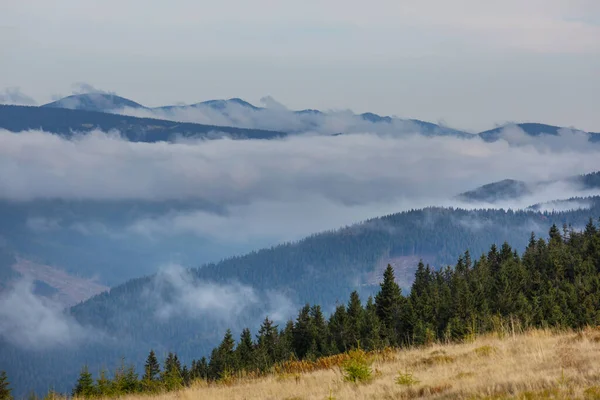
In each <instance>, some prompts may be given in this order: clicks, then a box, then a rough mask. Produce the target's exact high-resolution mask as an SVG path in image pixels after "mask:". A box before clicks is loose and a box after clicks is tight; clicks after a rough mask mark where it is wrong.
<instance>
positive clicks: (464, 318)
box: [73, 220, 600, 397]
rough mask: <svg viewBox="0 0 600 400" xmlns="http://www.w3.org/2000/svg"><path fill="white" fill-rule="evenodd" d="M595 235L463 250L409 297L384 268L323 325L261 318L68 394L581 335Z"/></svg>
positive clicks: (314, 318)
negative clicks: (182, 354)
mask: <svg viewBox="0 0 600 400" xmlns="http://www.w3.org/2000/svg"><path fill="white" fill-rule="evenodd" d="M599 305H600V232H599V230H598V228H597V227H596V226H595V224H594V223H593V221H592V220H590V221H589V223H588V224H587V226H586V227H585V230H584V231H583V232H576V231H574V230H573V229H570V228H567V227H566V226H565V227H563V229H562V231H561V230H559V229H558V228H557V226H556V225H553V226H552V228H551V229H550V232H549V239H548V240H547V241H546V240H544V239H536V238H535V236H534V235H533V234H532V235H531V237H530V240H529V244H528V246H527V248H526V250H525V252H524V253H523V255H522V256H519V254H518V253H517V252H516V251H515V250H513V249H512V248H511V246H509V245H508V244H507V243H505V244H504V245H503V246H501V248H497V247H496V246H495V245H493V246H492V247H491V248H490V250H489V252H487V254H484V255H482V256H481V257H480V258H478V259H476V260H472V259H471V255H470V254H469V252H465V253H464V255H463V256H461V257H460V258H459V260H458V262H457V263H456V265H455V266H454V268H450V267H447V268H444V269H440V270H433V269H432V268H430V267H429V266H426V265H424V264H423V263H420V264H419V266H418V268H417V271H416V274H415V281H414V283H413V285H412V288H411V290H410V292H409V293H408V295H406V296H404V295H402V293H401V288H400V287H399V286H398V284H397V283H396V281H395V277H394V270H393V268H392V267H391V266H388V267H387V269H386V271H385V273H384V277H383V282H382V283H381V285H380V290H379V292H378V293H377V295H376V296H375V297H374V298H373V297H369V298H368V300H367V301H366V304H364V305H363V303H362V302H361V299H360V297H359V294H358V293H357V292H353V293H352V294H351V295H350V299H349V300H348V303H347V304H339V305H338V306H337V307H336V309H335V311H334V312H333V313H332V314H331V316H330V317H329V318H326V317H325V316H324V314H323V311H322V310H321V308H320V307H319V306H318V305H313V306H310V305H308V304H307V305H305V306H304V307H303V308H302V309H301V310H300V311H299V313H298V316H297V318H296V319H295V320H294V321H288V322H287V323H286V324H285V325H284V326H281V327H280V326H277V325H275V324H274V323H273V321H271V320H270V319H269V318H265V320H264V321H263V323H262V325H261V326H260V328H259V330H258V333H257V335H256V336H255V337H253V336H252V333H251V332H250V330H249V329H244V330H243V331H242V333H241V336H240V338H239V340H238V341H237V344H236V342H235V340H234V338H233V336H232V333H231V331H230V330H228V331H227V332H226V333H225V336H224V338H223V340H222V342H221V344H220V345H219V346H218V347H216V348H215V349H213V351H212V353H211V355H210V358H209V359H206V358H201V359H200V360H194V361H192V363H191V365H190V366H189V367H188V366H187V365H184V364H183V363H181V362H180V360H179V359H178V357H177V355H176V354H173V353H170V354H169V355H168V357H167V359H166V360H165V362H164V363H163V367H162V368H161V366H160V364H159V362H158V360H157V358H156V355H155V354H154V352H153V351H151V352H150V354H149V356H148V359H147V361H146V364H145V368H144V371H143V374H142V376H141V378H139V377H138V374H137V373H136V371H135V368H134V367H133V366H125V365H122V367H120V368H119V369H118V370H117V371H116V372H115V374H114V377H113V378H112V379H108V378H107V376H106V373H105V372H103V373H101V374H100V377H98V378H97V379H96V380H95V381H94V379H93V377H92V374H91V373H90V372H89V370H88V368H87V367H84V368H83V370H82V372H81V375H80V377H79V380H78V382H77V384H76V386H75V388H74V390H73V395H77V396H82V397H94V396H112V395H120V394H124V393H133V392H157V391H162V390H172V389H177V388H181V387H184V386H186V385H189V384H191V383H192V382H193V381H195V380H205V381H218V380H227V379H229V378H231V377H233V376H239V375H260V374H264V373H268V372H270V371H272V370H273V368H274V366H276V365H277V364H278V363H281V362H284V361H287V360H290V359H297V360H304V359H316V358H318V357H322V356H328V355H334V354H339V353H343V352H346V351H348V350H351V349H355V348H359V347H360V348H362V349H365V350H374V349H379V348H382V347H385V346H394V347H405V346H412V345H420V344H426V343H430V342H433V341H460V340H463V339H465V338H469V337H473V336H474V335H477V334H480V333H485V332H489V331H493V330H499V329H507V328H508V329H519V330H523V329H529V328H534V327H561V328H575V329H576V328H580V327H584V326H587V325H597V324H598V322H599V321H600V314H599V311H598V310H599V308H600V307H599Z"/></svg>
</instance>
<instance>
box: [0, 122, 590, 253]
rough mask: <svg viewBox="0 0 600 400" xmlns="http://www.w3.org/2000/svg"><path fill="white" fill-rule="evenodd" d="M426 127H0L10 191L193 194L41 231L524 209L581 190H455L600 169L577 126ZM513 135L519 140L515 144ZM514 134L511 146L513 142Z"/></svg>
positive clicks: (293, 231)
mask: <svg viewBox="0 0 600 400" xmlns="http://www.w3.org/2000/svg"><path fill="white" fill-rule="evenodd" d="M501 136H502V137H503V138H504V139H502V140H499V141H497V142H495V143H485V142H483V141H481V140H479V139H471V140H462V139H456V138H451V137H436V138H426V137H423V136H419V135H401V136H386V135H373V134H350V135H341V136H335V137H331V136H321V135H306V136H305V135H301V136H294V137H290V138H287V139H282V140H271V141H260V140H249V141H235V140H229V139H218V140H207V141H193V140H187V141H185V142H181V143H132V142H127V141H123V140H121V139H119V138H118V137H115V136H114V135H112V136H110V135H108V136H107V135H105V134H102V133H100V132H96V133H94V134H91V135H89V136H84V137H78V138H75V139H74V140H65V139H61V138H59V137H57V136H55V135H48V134H46V133H43V132H36V131H32V132H22V133H19V134H14V133H9V132H2V133H0V196H1V197H2V198H4V199H9V200H20V201H23V200H31V199H36V198H61V199H83V200H85V199H87V200H105V201H109V200H123V199H131V200H142V201H150V202H152V201H158V200H179V201H185V200H194V199H200V200H203V201H205V202H206V203H207V204H214V205H218V206H219V209H220V211H219V212H218V213H217V212H214V210H213V211H211V210H210V209H208V208H202V207H197V208H194V207H189V206H188V207H186V209H185V210H183V209H181V208H178V207H177V206H176V205H174V206H173V208H171V209H170V211H169V210H167V211H165V212H164V213H163V214H162V215H159V214H156V213H154V214H153V215H148V216H143V215H141V216H140V217H139V219H137V220H135V221H131V222H130V221H128V222H124V225H123V226H121V227H118V228H116V227H114V226H110V227H109V226H107V225H105V224H103V223H102V221H97V222H94V221H81V222H70V223H68V224H67V223H65V222H61V221H56V220H53V219H52V218H51V216H47V217H46V219H39V218H38V219H35V218H33V219H30V220H29V221H28V226H29V228H30V229H33V230H34V231H35V230H37V231H40V230H46V231H48V230H51V229H58V228H61V227H62V228H69V229H74V230H78V231H80V232H82V233H85V234H87V235H113V236H115V237H119V236H122V237H125V236H123V235H131V234H134V235H137V236H141V237H147V238H151V239H153V240H156V239H160V238H161V237H164V236H173V235H175V236H176V235H197V236H199V237H205V238H210V239H214V240H215V241H216V242H217V243H228V244H242V245H244V246H246V245H250V244H256V243H261V245H264V244H265V243H278V242H281V241H286V240H295V239H299V238H301V237H303V236H305V235H308V234H310V233H313V232H317V231H323V230H328V229H335V228H337V227H339V226H343V225H347V224H351V223H353V222H357V221H360V220H363V219H367V218H371V217H376V216H379V215H383V214H389V213H393V212H399V211H402V210H408V209H411V208H420V207H424V206H432V205H439V206H456V205H463V206H465V207H468V208H473V207H482V206H485V207H489V206H493V207H517V208H524V207H527V206H530V205H532V204H536V203H542V202H547V201H551V200H555V199H557V198H560V199H564V198H569V197H573V196H578V195H584V194H597V191H589V192H581V191H580V188H578V187H575V186H574V185H571V184H565V183H556V184H553V185H545V186H540V187H538V188H536V190H535V191H534V193H533V194H531V195H528V196H524V197H523V198H521V199H518V200H512V199H510V200H506V201H500V202H497V203H496V204H494V205H489V204H458V203H457V201H456V200H454V199H453V196H455V195H457V194H459V193H461V192H464V191H467V190H471V189H474V188H475V187H477V186H479V185H482V184H486V183H490V182H493V181H498V180H502V179H506V178H512V179H519V180H524V181H528V182H537V181H546V180H553V179H559V178H564V177H568V176H571V175H576V174H580V173H586V172H591V171H595V170H599V169H600V164H599V162H598V152H599V150H600V148H599V147H598V146H597V145H593V144H590V143H589V142H587V140H586V138H585V137H584V136H583V137H582V138H580V137H579V136H577V134H574V133H572V132H569V131H565V132H561V135H559V136H542V137H539V138H537V139H530V138H528V137H527V136H525V134H524V133H523V132H520V131H519V130H515V129H514V128H511V129H510V130H509V131H507V132H506V133H504V134H503V135H501ZM509 142H510V143H509ZM511 143H512V145H511Z"/></svg>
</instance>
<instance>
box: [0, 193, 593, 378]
mask: <svg viewBox="0 0 600 400" xmlns="http://www.w3.org/2000/svg"><path fill="white" fill-rule="evenodd" d="M590 202H591V203H592V208H591V209H588V210H577V211H570V212H561V213H539V212H534V211H518V212H514V211H504V210H475V211H466V210H460V209H444V208H429V209H424V210H414V211H409V212H403V213H399V214H393V215H389V216H386V217H383V218H378V219H374V220H370V221H367V222H365V223H362V224H358V225H355V226H351V227H347V228H343V229H340V230H338V231H333V232H326V233H322V234H318V235H313V236H311V237H308V238H306V239H304V240H302V241H300V242H298V243H290V244H285V245H281V246H277V247H274V248H271V249H265V250H261V251H258V252H253V253H250V254H248V255H246V256H243V257H235V258H231V259H228V260H225V261H223V262H220V263H217V264H210V265H205V266H203V267H201V268H198V269H194V270H192V271H191V272H190V273H189V274H188V273H185V274H180V275H177V276H176V277H175V278H176V279H173V277H172V276H169V275H166V276H165V275H162V274H159V275H157V276H152V277H146V278H142V279H136V280H132V281H129V282H127V283H125V284H123V285H121V286H118V287H116V288H114V289H112V290H111V291H110V292H109V293H105V294H101V295H99V296H96V297H94V298H92V299H90V300H88V301H86V302H84V303H82V304H80V305H78V306H76V307H74V308H73V309H72V310H71V314H72V315H73V316H74V317H75V318H76V320H77V321H78V322H79V324H80V325H81V326H83V327H85V328H86V329H87V332H93V334H91V333H89V337H88V339H87V340H84V341H83V342H82V343H81V344H80V345H79V346H78V347H77V346H75V347H72V348H70V349H59V350H46V351H40V352H33V351H31V352H28V351H23V350H18V349H16V348H14V347H11V346H8V345H5V344H3V345H2V349H1V350H2V354H3V360H6V362H7V363H8V365H9V366H10V368H9V369H10V371H9V372H10V374H11V376H12V377H13V378H12V379H13V380H14V381H15V383H16V384H17V385H18V387H22V386H23V385H24V384H25V383H27V382H29V383H30V384H31V385H32V386H34V387H35V388H36V389H38V390H45V388H47V386H48V385H49V384H50V383H51V382H53V383H54V384H55V385H56V388H57V389H60V390H66V387H67V386H68V385H69V384H70V383H71V382H73V380H74V379H75V378H76V376H77V373H78V370H79V368H80V366H81V365H82V364H84V363H88V364H89V365H96V366H99V365H104V366H106V367H108V368H112V367H114V365H115V363H118V360H120V357H122V356H124V357H126V360H128V361H129V362H132V363H134V364H135V365H136V366H137V367H138V368H139V367H140V366H141V363H143V361H144V358H145V356H146V354H147V351H148V349H149V348H154V349H155V351H156V352H157V354H158V355H159V356H161V357H162V356H164V355H165V354H166V353H167V352H169V351H174V352H177V353H178V354H179V357H180V359H181V360H182V361H184V362H187V363H189V362H191V359H192V358H194V357H200V356H202V355H209V352H210V349H211V348H212V346H214V345H216V344H217V343H218V342H219V341H220V340H221V338H222V334H223V332H224V331H225V329H227V328H232V331H233V334H234V335H238V334H239V333H240V331H241V329H242V328H243V327H244V326H256V325H257V324H259V323H260V321H261V320H262V319H263V318H264V315H265V313H270V312H273V313H276V314H278V315H277V317H278V318H277V319H278V321H277V322H278V323H282V322H285V319H286V318H287V317H289V316H290V315H289V314H290V312H293V311H291V310H290V311H287V310H286V309H281V308H277V307H276V306H280V305H282V304H283V303H288V304H289V305H290V307H291V306H293V305H296V306H298V305H301V304H304V303H306V302H310V303H314V304H320V305H321V307H322V310H323V312H324V313H325V314H328V313H330V312H333V311H334V310H335V306H336V303H340V302H345V300H346V298H347V296H348V294H349V293H350V292H352V291H353V290H357V291H358V294H359V295H360V296H361V297H362V298H363V299H364V298H366V297H367V296H369V295H372V294H374V293H375V291H376V289H377V284H376V282H378V280H379V277H380V276H381V272H382V269H383V268H384V267H385V265H386V264H387V263H391V264H393V265H398V260H402V259H403V257H410V260H414V262H412V263H409V264H410V268H409V269H410V271H409V272H408V274H409V275H412V273H413V272H414V268H416V266H417V265H416V264H417V262H418V259H419V258H423V259H426V260H428V261H429V262H430V263H431V265H432V268H439V267H442V266H444V265H445V264H447V263H448V264H453V263H454V261H455V260H456V259H457V258H458V257H459V256H460V255H461V254H463V253H464V251H465V250H469V251H470V253H471V254H472V255H473V257H474V258H477V257H478V255H480V254H482V253H484V252H487V251H488V249H489V246H490V244H492V243H496V244H497V245H498V246H500V245H501V244H502V243H503V242H505V241H506V242H508V243H510V244H511V245H512V246H513V249H515V250H517V251H519V252H520V251H523V250H524V249H525V247H526V246H527V242H528V239H527V238H528V235H529V233H531V232H532V231H534V232H535V233H536V234H538V235H545V233H546V232H547V230H548V229H549V227H550V226H551V225H552V224H554V223H555V224H557V225H558V226H562V225H563V224H571V225H572V226H573V227H575V228H583V227H584V226H585V224H586V222H587V221H588V219H589V217H590V216H594V215H600V203H599V202H598V199H590ZM405 265H406V264H405ZM396 275H398V276H402V275H407V272H406V271H403V270H398V269H397V270H396ZM401 283H402V285H401V286H403V287H404V288H407V287H409V286H410V281H408V282H401ZM227 285H229V286H227ZM231 285H233V286H231ZM236 285H237V286H236ZM240 285H241V286H240ZM207 287H222V288H225V289H227V290H225V289H224V290H225V292H224V293H225V294H229V296H233V295H232V294H231V293H237V292H239V293H237V294H239V296H237V297H235V302H237V303H235V304H238V303H239V304H241V305H242V306H240V309H239V310H242V311H239V310H238V309H236V310H238V311H239V312H238V313H237V314H236V313H234V315H235V317H236V318H235V324H233V322H232V321H228V320H227V319H226V318H219V316H218V315H217V316H215V314H214V313H209V312H205V313H193V312H190V309H189V307H188V305H187V303H186V302H184V301H183V300H187V299H189V293H188V292H189V291H192V293H195V294H199V293H202V291H203V290H207V289H206V288H207ZM197 288H200V289H198V290H200V292H195V291H194V290H197ZM203 288H205V289H203ZM228 290H229V291H228ZM182 299H183V300H182ZM228 301H231V299H228ZM161 304H162V305H165V304H166V305H168V306H169V307H170V308H169V309H168V312H167V313H166V314H165V315H163V314H160V313H159V314H157V309H158V308H159V305H161ZM235 304H234V305H233V306H235ZM243 306H247V307H243ZM290 307H288V309H289V308H290ZM274 317H275V316H274V315H273V316H272V318H274ZM112 338H118V340H116V339H112ZM56 360H60V367H57V366H56V365H57V364H56ZM31 377H35V379H36V381H35V382H32V381H31Z"/></svg>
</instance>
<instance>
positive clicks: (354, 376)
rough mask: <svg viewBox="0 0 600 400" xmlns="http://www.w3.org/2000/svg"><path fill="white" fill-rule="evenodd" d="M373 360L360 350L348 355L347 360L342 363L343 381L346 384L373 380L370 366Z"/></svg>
mask: <svg viewBox="0 0 600 400" xmlns="http://www.w3.org/2000/svg"><path fill="white" fill-rule="evenodd" d="M372 363H373V359H372V358H371V357H370V356H369V355H368V354H367V353H366V352H365V351H364V350H361V349H356V350H352V351H350V352H349V353H348V359H347V360H345V361H344V362H343V363H342V373H343V376H344V380H345V381H348V382H355V383H364V382H368V381H370V380H371V379H372V378H373V370H372V369H371V364H372Z"/></svg>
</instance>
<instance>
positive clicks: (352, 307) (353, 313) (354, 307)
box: [346, 290, 364, 348]
mask: <svg viewBox="0 0 600 400" xmlns="http://www.w3.org/2000/svg"><path fill="white" fill-rule="evenodd" d="M346 314H347V315H348V331H349V335H348V336H349V337H348V339H349V341H348V345H349V346H350V348H356V347H358V346H359V342H360V338H361V331H362V325H363V317H364V316H363V314H364V309H363V307H362V304H361V302H360V296H359V295H358V292H357V291H356V290H355V291H353V292H352V293H351V294H350V300H349V301H348V307H347V308H346Z"/></svg>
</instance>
